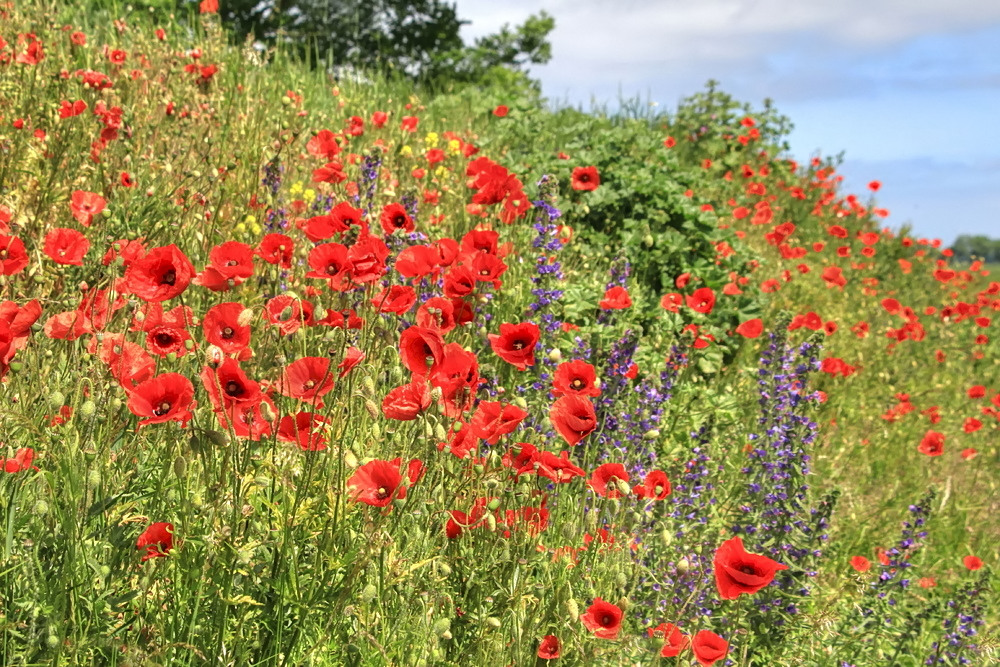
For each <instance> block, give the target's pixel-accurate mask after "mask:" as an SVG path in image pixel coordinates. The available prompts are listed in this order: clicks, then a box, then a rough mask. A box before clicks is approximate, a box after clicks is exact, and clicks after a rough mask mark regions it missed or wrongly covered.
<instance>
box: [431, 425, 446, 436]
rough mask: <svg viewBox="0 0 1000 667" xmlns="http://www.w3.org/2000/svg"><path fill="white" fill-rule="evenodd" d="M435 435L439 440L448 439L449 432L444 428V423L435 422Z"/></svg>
mask: <svg viewBox="0 0 1000 667" xmlns="http://www.w3.org/2000/svg"><path fill="white" fill-rule="evenodd" d="M434 437H435V438H437V439H438V440H447V439H448V432H447V431H446V430H444V425H442V424H435V426H434Z"/></svg>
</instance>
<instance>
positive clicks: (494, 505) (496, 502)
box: [486, 498, 500, 512]
mask: <svg viewBox="0 0 1000 667" xmlns="http://www.w3.org/2000/svg"><path fill="white" fill-rule="evenodd" d="M499 508H500V499H499V498H494V499H493V500H491V501H490V502H489V503H487V504H486V509H488V510H489V511H491V512H496V511H497V510H498V509H499Z"/></svg>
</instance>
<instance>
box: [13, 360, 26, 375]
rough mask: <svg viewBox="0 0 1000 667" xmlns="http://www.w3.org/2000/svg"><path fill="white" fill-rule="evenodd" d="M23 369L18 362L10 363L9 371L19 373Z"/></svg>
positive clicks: (22, 365)
mask: <svg viewBox="0 0 1000 667" xmlns="http://www.w3.org/2000/svg"><path fill="white" fill-rule="evenodd" d="M23 368H24V364H22V363H21V362H20V361H12V362H10V370H12V371H14V372H15V373H17V372H19V371H20V370H21V369H23Z"/></svg>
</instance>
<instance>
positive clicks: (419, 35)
mask: <svg viewBox="0 0 1000 667" xmlns="http://www.w3.org/2000/svg"><path fill="white" fill-rule="evenodd" d="M220 14H221V16H222V19H223V21H224V22H225V23H227V24H228V25H229V26H230V27H231V28H232V29H233V31H234V33H235V34H236V36H237V38H239V39H241V40H243V39H246V38H247V37H248V36H252V37H253V39H254V40H256V41H258V42H262V43H265V44H275V43H279V42H283V43H285V44H287V45H292V46H294V47H296V48H297V49H298V50H299V52H300V54H301V55H303V56H305V57H308V58H310V59H311V60H312V61H313V62H316V63H319V62H321V61H322V62H324V63H325V64H326V65H327V66H338V65H339V66H345V65H346V66H351V67H354V68H357V69H359V70H381V71H388V72H395V73H399V74H403V75H405V76H408V77H411V78H414V79H423V80H426V81H430V82H435V83H447V82H467V81H476V80H479V79H480V78H482V77H483V76H484V75H485V74H486V73H487V72H488V71H489V70H491V69H492V68H494V67H504V68H508V69H511V70H515V71H523V68H524V67H525V66H526V65H529V64H542V63H545V62H547V61H548V60H549V58H550V56H551V47H550V45H549V43H548V34H549V33H550V32H551V31H552V29H553V28H554V27H555V21H554V20H553V19H552V17H550V16H548V15H547V14H545V12H541V13H540V14H538V15H537V16H530V17H529V18H528V19H527V20H526V21H525V22H524V24H523V25H521V26H518V27H516V28H511V27H510V26H506V25H505V26H504V27H503V28H502V29H501V30H500V31H499V32H498V33H496V34H493V35H488V36H486V37H481V38H479V39H477V40H476V41H475V43H474V44H473V45H472V46H466V45H465V43H464V42H463V41H462V38H461V36H460V34H459V31H460V29H461V27H462V25H464V24H466V23H468V21H464V20H462V19H460V18H459V17H458V14H457V10H456V6H455V4H454V3H449V2H445V1H442V0H230V1H229V2H225V3H221V8H220Z"/></svg>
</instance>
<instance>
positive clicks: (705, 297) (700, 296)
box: [685, 287, 715, 315]
mask: <svg viewBox="0 0 1000 667" xmlns="http://www.w3.org/2000/svg"><path fill="white" fill-rule="evenodd" d="M685 301H686V302H687V307H688V308H690V309H691V310H693V311H695V312H696V313H701V314H703V315H708V314H709V313H711V312H712V309H713V308H715V292H713V291H712V288H710V287H699V288H698V289H696V290H695V291H694V292H692V293H691V294H689V295H688V296H687V298H686V299H685Z"/></svg>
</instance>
